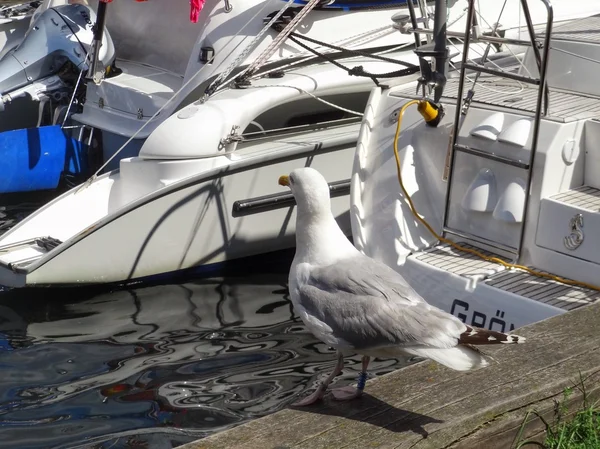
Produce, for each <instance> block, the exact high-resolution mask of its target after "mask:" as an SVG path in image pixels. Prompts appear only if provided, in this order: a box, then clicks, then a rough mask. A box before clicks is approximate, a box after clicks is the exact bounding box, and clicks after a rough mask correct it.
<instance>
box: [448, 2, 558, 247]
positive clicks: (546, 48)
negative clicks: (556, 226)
mask: <svg viewBox="0 0 600 449" xmlns="http://www.w3.org/2000/svg"><path fill="white" fill-rule="evenodd" d="M541 1H542V3H544V6H545V7H546V11H547V20H546V34H545V36H544V43H543V55H540V52H539V48H538V47H537V41H536V35H535V30H534V28H533V23H532V20H531V15H530V13H529V5H528V2H527V0H521V5H522V8H523V12H524V15H525V20H526V22H527V29H528V33H529V37H530V39H529V41H520V42H521V45H525V46H530V47H532V48H533V52H534V55H535V58H536V63H537V65H538V70H539V79H537V80H533V79H531V80H529V81H534V83H535V84H537V85H538V95H537V101H536V110H535V116H534V123H533V136H532V143H531V151H530V155H529V164H528V165H527V167H526V169H527V173H528V176H527V185H526V187H525V204H524V206H523V218H524V219H525V217H527V212H528V209H529V195H530V192H531V184H532V180H533V176H531V173H532V169H533V167H534V163H535V156H536V153H537V148H538V142H539V132H540V125H541V119H542V107H543V105H544V100H546V101H545V107H544V108H543V114H544V115H547V113H548V89H547V73H548V63H549V57H550V39H551V36H552V26H553V22H554V10H553V8H552V3H551V2H550V0H541ZM474 19H475V0H468V12H467V20H466V22H467V23H466V27H465V34H464V35H463V36H464V45H463V54H462V64H461V68H460V78H459V80H460V81H459V83H458V93H457V105H456V111H455V117H454V124H453V129H452V146H451V148H450V150H449V157H448V165H447V167H449V170H448V177H447V181H448V188H447V190H446V206H445V210H444V215H443V227H444V230H446V229H447V223H448V222H447V220H448V215H449V209H450V196H451V190H452V178H453V173H454V170H453V166H454V153H455V148H456V144H457V138H458V135H459V132H460V126H461V117H464V116H466V114H467V112H468V109H469V104H470V102H471V99H472V96H473V95H472V92H470V93H469V95H467V98H464V99H463V95H464V87H465V86H464V84H465V80H466V71H467V70H468V69H472V70H476V71H480V72H486V73H490V74H494V75H497V76H499V77H502V76H504V77H512V78H514V77H515V76H518V75H514V74H508V75H507V74H506V73H504V72H502V71H501V70H496V69H488V68H485V67H483V66H479V65H477V64H469V63H468V59H469V56H468V55H469V46H470V44H471V40H472V39H474V40H475V39H477V40H479V41H487V42H490V43H515V40H513V39H506V38H502V37H494V36H491V38H490V37H489V36H477V35H475V33H473V32H472V30H473V27H474ZM523 81H525V80H523ZM524 239H525V225H524V224H523V226H521V229H520V235H519V243H518V246H517V248H516V251H515V255H516V257H517V259H519V258H520V255H521V249H522V248H523V243H524Z"/></svg>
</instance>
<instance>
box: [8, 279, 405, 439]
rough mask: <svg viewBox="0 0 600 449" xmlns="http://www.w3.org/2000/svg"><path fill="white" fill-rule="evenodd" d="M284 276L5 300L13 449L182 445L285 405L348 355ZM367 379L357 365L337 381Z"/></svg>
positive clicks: (385, 367) (385, 363) (16, 293)
mask: <svg viewBox="0 0 600 449" xmlns="http://www.w3.org/2000/svg"><path fill="white" fill-rule="evenodd" d="M282 271H283V273H278V274H272V275H266V274H263V275H252V276H243V277H233V278H227V279H213V280H196V281H188V282H185V283H181V284H172V285H158V286H151V287H141V288H136V289H120V290H116V291H112V292H100V293H99V292H98V291H89V290H81V289H62V290H52V289H38V290H12V291H7V292H3V293H0V448H5V447H6V448H45V449H46V448H98V449H100V448H103V449H108V448H113V449H118V448H134V447H135V448H161V449H162V448H171V447H176V446H177V445H180V444H183V443H185V442H189V441H192V440H195V439H198V438H201V437H203V436H206V435H209V434H211V433H213V432H216V431H221V430H224V429H227V428H230V427H232V426H235V425H238V424H240V423H243V422H245V421H248V420H250V419H254V418H257V417H260V416H263V415H266V414H269V413H273V412H275V411H277V410H280V409H282V408H284V407H285V406H286V405H288V404H289V403H290V402H292V401H293V400H294V399H295V398H296V397H297V395H298V394H299V393H301V392H303V391H304V389H305V388H307V387H311V386H312V387H314V386H315V385H316V383H317V382H319V381H320V380H322V379H323V378H324V377H325V376H326V375H327V374H328V373H329V372H330V370H331V369H332V368H333V365H334V359H335V357H334V352H333V350H331V349H330V348H328V347H327V346H325V345H324V344H322V343H321V342H319V341H317V340H316V339H315V338H314V337H312V335H311V334H309V333H307V331H306V329H305V328H304V326H303V324H302V322H301V321H300V320H299V319H298V317H297V316H296V315H295V313H294V310H293V308H292V306H291V303H290V301H289V299H288V292H287V290H286V287H285V286H286V278H287V276H286V274H285V271H286V270H282ZM402 363H404V361H400V362H399V361H396V360H375V361H374V362H372V364H371V367H370V371H371V373H372V374H374V375H377V374H383V373H386V372H389V371H391V370H393V369H396V368H398V367H400V366H401V364H402ZM359 370H360V359H359V358H358V357H354V358H349V359H347V362H346V368H345V370H344V373H343V375H342V376H340V377H339V378H338V380H337V384H338V385H343V384H348V383H350V382H353V381H355V379H356V376H357V373H358V371H359Z"/></svg>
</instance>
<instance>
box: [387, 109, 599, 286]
mask: <svg viewBox="0 0 600 449" xmlns="http://www.w3.org/2000/svg"><path fill="white" fill-rule="evenodd" d="M422 101H424V100H422ZM419 103H420V101H419V100H411V101H409V102H408V103H406V104H404V106H402V109H400V113H399V114H398V121H397V125H396V135H395V136H394V156H395V157H396V168H397V169H398V183H399V184H400V189H402V193H403V194H404V197H405V198H406V201H407V202H408V205H409V207H410V210H411V212H412V213H413V215H414V216H415V218H416V219H417V220H419V221H420V222H421V223H422V224H423V226H425V227H426V228H427V230H428V231H429V232H430V233H431V234H432V235H433V236H435V238H436V239H438V240H439V241H440V242H444V243H447V244H448V245H450V246H452V247H453V248H456V249H457V250H459V251H463V252H466V253H469V254H473V255H475V256H477V257H480V258H481V259H483V260H487V261H488V262H495V263H499V264H500V265H503V266H504V267H506V268H516V269H519V270H523V271H526V272H527V273H529V274H532V275H534V276H538V277H542V278H547V279H552V280H554V281H557V282H561V283H563V284H567V285H575V286H579V287H585V288H589V289H592V290H600V287H598V286H596V285H592V284H588V283H586V282H579V281H574V280H572V279H565V278H562V277H560V276H555V275H553V274H549V273H543V272H541V271H537V270H532V269H531V268H529V267H526V266H524V265H517V264H513V263H509V262H506V261H504V260H502V259H500V258H498V257H491V256H486V255H485V254H483V253H481V252H479V251H477V250H474V249H471V248H465V247H464V246H460V245H458V244H456V243H455V242H453V241H452V240H449V239H447V238H444V237H442V236H441V235H439V234H438V233H437V232H435V230H434V229H433V228H432V227H431V225H430V224H429V223H427V221H425V219H424V218H423V217H421V215H419V213H418V212H417V209H416V208H415V205H414V204H413V202H412V199H411V198H410V195H409V194H408V192H407V191H406V189H405V188H404V183H403V182H402V169H401V166H400V155H399V154H398V139H399V138H400V130H401V129H402V117H403V116H404V112H405V111H406V110H407V109H408V108H409V107H410V106H412V105H415V104H419Z"/></svg>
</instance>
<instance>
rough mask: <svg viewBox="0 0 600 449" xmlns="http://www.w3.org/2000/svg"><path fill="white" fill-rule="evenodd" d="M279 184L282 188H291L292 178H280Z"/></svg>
mask: <svg viewBox="0 0 600 449" xmlns="http://www.w3.org/2000/svg"><path fill="white" fill-rule="evenodd" d="M278 184H279V185H280V186H287V187H289V186H290V177H289V176H287V175H282V176H280V177H279V182H278Z"/></svg>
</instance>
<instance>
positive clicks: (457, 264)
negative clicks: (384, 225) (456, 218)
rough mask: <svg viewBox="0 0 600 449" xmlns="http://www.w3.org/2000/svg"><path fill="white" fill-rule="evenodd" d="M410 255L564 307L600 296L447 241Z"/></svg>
mask: <svg viewBox="0 0 600 449" xmlns="http://www.w3.org/2000/svg"><path fill="white" fill-rule="evenodd" d="M459 245H460V246H464V247H466V248H471V249H476V248H474V247H473V246H471V245H468V244H465V243H461V242H459ZM477 251H479V252H481V253H483V254H485V255H489V256H493V257H498V256H496V255H494V254H491V253H489V252H487V251H484V250H481V249H477ZM410 258H414V259H416V260H418V261H420V262H423V263H426V264H428V265H431V266H433V267H436V268H438V269H442V270H445V271H447V272H449V273H452V274H455V275H459V276H462V277H465V278H470V279H477V280H478V281H479V282H483V283H485V284H486V285H487V286H489V287H493V288H496V289H500V290H503V291H505V292H508V293H512V294H514V295H517V296H522V297H525V298H528V299H531V300H534V301H537V302H540V303H543V304H546V305H549V306H554V307H557V308H560V309H563V310H572V309H576V308H578V307H580V306H583V305H587V304H591V303H594V302H596V301H598V300H600V292H598V291H595V290H590V289H586V288H581V287H575V286H571V285H566V284H562V283H559V282H557V281H554V280H551V279H547V278H541V277H538V276H534V275H531V274H529V273H527V272H525V271H522V270H516V269H510V270H509V269H506V268H505V267H504V266H502V265H500V264H498V263H494V262H489V261H487V260H484V259H481V258H480V257H478V256H475V255H473V254H469V253H466V252H463V251H459V250H457V249H455V248H453V247H451V246H450V245H448V244H446V243H442V244H439V245H437V246H435V247H433V248H430V249H427V250H425V251H421V252H419V253H415V254H413V255H412V256H410ZM532 268H533V267H532ZM537 271H542V270H537Z"/></svg>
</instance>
